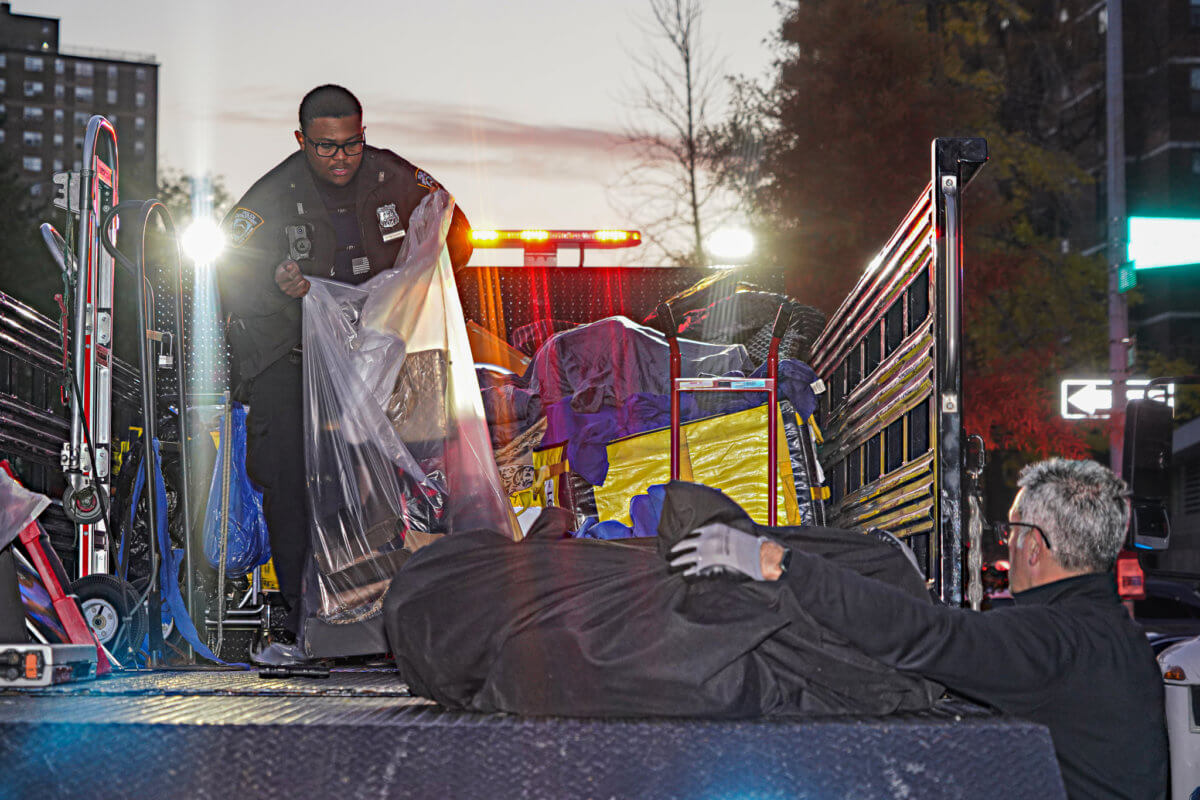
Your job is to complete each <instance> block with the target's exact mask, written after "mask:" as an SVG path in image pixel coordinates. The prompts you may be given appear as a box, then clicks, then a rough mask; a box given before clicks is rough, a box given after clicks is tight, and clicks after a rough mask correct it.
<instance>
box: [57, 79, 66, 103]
mask: <svg viewBox="0 0 1200 800" xmlns="http://www.w3.org/2000/svg"><path fill="white" fill-rule="evenodd" d="M66 96H67V90H66V87H64V86H63V85H62V84H61V83H56V84H54V99H55V100H62V99H63V98H64V97H66Z"/></svg>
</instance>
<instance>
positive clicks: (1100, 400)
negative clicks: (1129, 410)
mask: <svg viewBox="0 0 1200 800" xmlns="http://www.w3.org/2000/svg"><path fill="white" fill-rule="evenodd" d="M1149 384H1150V381H1149V380H1147V379H1134V380H1131V381H1129V382H1128V383H1126V384H1125V399H1126V400H1142V399H1144V398H1145V397H1146V387H1147V386H1149ZM1164 393H1165V394H1164ZM1061 394H1062V416H1063V419H1107V418H1108V416H1109V412H1110V411H1112V381H1111V380H1109V379H1107V378H1097V379H1095V380H1092V379H1087V378H1082V379H1081V378H1067V379H1066V380H1064V381H1063V382H1062V392H1061ZM1150 399H1152V400H1160V401H1161V400H1164V399H1165V400H1166V403H1167V405H1169V406H1170V407H1171V408H1174V407H1175V384H1173V383H1168V384H1160V385H1158V386H1155V387H1154V390H1153V391H1152V392H1150Z"/></svg>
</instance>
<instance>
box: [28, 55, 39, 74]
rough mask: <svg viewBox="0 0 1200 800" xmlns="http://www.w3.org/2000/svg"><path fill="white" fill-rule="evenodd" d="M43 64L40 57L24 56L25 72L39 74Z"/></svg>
mask: <svg viewBox="0 0 1200 800" xmlns="http://www.w3.org/2000/svg"><path fill="white" fill-rule="evenodd" d="M42 67H43V62H42V59H41V56H25V71H26V72H41V71H42Z"/></svg>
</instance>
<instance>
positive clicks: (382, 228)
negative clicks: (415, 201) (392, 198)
mask: <svg viewBox="0 0 1200 800" xmlns="http://www.w3.org/2000/svg"><path fill="white" fill-rule="evenodd" d="M375 216H376V217H377V218H378V219H379V235H380V236H382V237H383V240H384V241H385V242H390V241H392V240H393V239H399V238H400V237H401V236H403V235H404V233H405V231H404V228H402V227H400V214H399V212H397V211H396V204H395V203H388V204H387V205H386V206H380V207H379V208H377V209H375Z"/></svg>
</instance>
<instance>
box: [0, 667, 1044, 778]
mask: <svg viewBox="0 0 1200 800" xmlns="http://www.w3.org/2000/svg"><path fill="white" fill-rule="evenodd" d="M1013 764H1021V766H1022V769H1020V770H1013V769H1012V765H1013ZM0 773H2V774H3V780H2V781H0V798H2V800H9V798H14V799H15V798H29V797H45V796H52V797H72V798H75V797H78V798H109V797H111V798H129V797H145V798H154V797H195V798H209V797H211V798H226V797H247V798H249V797H256V798H270V797H281V798H282V797H288V798H295V797H333V796H336V797H338V798H347V799H348V798H360V797H362V798H366V797H371V798H378V797H437V798H459V797H461V798H476V797H478V798H510V797H511V798H574V797H579V798H634V797H636V798H643V797H644V798H675V797H678V798H775V797H779V798H783V797H788V798H834V797H838V798H840V797H847V798H848V797H885V798H991V797H995V798H1000V797H1004V798H1012V797H1039V798H1045V797H1058V796H1061V788H1060V786H1061V784H1060V779H1059V777H1058V767H1057V764H1056V762H1055V760H1054V752H1053V748H1052V746H1051V743H1050V737H1049V734H1048V733H1047V731H1046V729H1045V728H1043V727H1040V726H1037V725H1034V724H1031V723H1025V722H1019V721H1015V720H1012V719H1008V718H1004V717H1000V716H997V715H994V714H991V713H989V712H987V711H984V710H982V709H979V708H977V707H975V706H971V705H969V704H966V703H962V702H958V701H949V700H944V701H942V702H941V703H939V705H938V706H937V707H936V708H935V709H933V710H932V711H929V712H925V713H922V714H910V715H900V716H891V717H880V718H865V717H839V718H826V719H797V720H780V719H771V720H756V721H717V720H698V719H687V720H681V719H564V718H522V717H515V716H508V715H498V714H469V713H461V712H450V711H446V710H444V709H442V708H440V707H439V706H437V705H435V704H433V703H430V702H428V701H426V700H423V699H420V698H416V697H412V696H411V695H410V693H409V692H408V690H407V687H406V686H405V685H404V684H403V683H401V682H400V680H399V678H398V677H397V675H396V673H395V671H394V670H391V669H388V668H374V669H365V668H346V669H335V670H333V671H332V673H331V675H330V677H329V678H328V679H311V678H287V679H271V680H267V679H263V678H260V677H258V674H257V672H255V671H253V670H225V669H188V670H173V671H162V670H160V671H143V672H137V673H126V674H122V675H117V676H115V677H109V678H104V679H99V680H95V681H90V682H85V683H76V684H65V685H61V686H56V687H50V688H45V689H36V690H8V691H5V692H0ZM1001 776H1003V781H998V780H996V779H997V778H1000V777H1001Z"/></svg>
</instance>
